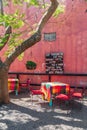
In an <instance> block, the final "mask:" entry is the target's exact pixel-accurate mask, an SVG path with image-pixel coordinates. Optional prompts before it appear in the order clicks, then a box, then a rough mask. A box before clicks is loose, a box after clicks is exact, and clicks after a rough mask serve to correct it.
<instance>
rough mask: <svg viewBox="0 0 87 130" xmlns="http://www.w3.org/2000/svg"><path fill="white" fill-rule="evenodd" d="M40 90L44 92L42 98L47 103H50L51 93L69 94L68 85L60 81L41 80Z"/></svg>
mask: <svg viewBox="0 0 87 130" xmlns="http://www.w3.org/2000/svg"><path fill="white" fill-rule="evenodd" d="M41 91H42V92H43V93H44V99H46V100H47V101H49V105H50V106H51V105H52V95H55V94H59V93H60V92H61V91H62V93H66V94H69V93H70V86H69V85H68V84H65V83H61V82H43V83H41Z"/></svg>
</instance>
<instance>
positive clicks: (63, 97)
mask: <svg viewBox="0 0 87 130" xmlns="http://www.w3.org/2000/svg"><path fill="white" fill-rule="evenodd" d="M67 89H68V91H67ZM55 98H56V99H58V100H60V101H65V102H68V103H69V101H70V100H71V95H70V87H69V86H67V88H66V86H64V87H61V91H60V93H59V94H58V95H57V96H56V97H55Z"/></svg>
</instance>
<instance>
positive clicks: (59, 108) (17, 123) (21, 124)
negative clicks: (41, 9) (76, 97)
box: [0, 93, 87, 130]
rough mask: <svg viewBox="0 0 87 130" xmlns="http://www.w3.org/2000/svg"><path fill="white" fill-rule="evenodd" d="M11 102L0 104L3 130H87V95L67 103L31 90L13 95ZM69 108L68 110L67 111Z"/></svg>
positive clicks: (0, 128) (0, 123) (0, 127)
mask: <svg viewBox="0 0 87 130" xmlns="http://www.w3.org/2000/svg"><path fill="white" fill-rule="evenodd" d="M10 97H11V103H10V104H8V105H5V104H3V105H2V106H1V107H0V130H65V129H67V130H71V129H73V130H79V129H80V130H86V128H87V126H86V124H87V120H86V116H87V115H86V111H87V110H86V109H87V98H85V99H84V102H72V103H71V104H70V105H67V104H65V103H63V102H61V103H60V102H58V101H57V100H55V101H54V102H53V107H49V105H48V102H46V101H43V100H42V99H41V98H39V97H37V96H34V97H33V99H32V100H33V102H32V100H31V97H30V95H29V94H28V93H21V94H19V95H18V96H15V94H14V93H13V94H10ZM67 111H69V113H68V114H67Z"/></svg>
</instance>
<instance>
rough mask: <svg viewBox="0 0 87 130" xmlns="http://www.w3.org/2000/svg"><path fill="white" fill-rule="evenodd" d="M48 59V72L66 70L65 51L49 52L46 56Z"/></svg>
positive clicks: (53, 72)
mask: <svg viewBox="0 0 87 130" xmlns="http://www.w3.org/2000/svg"><path fill="white" fill-rule="evenodd" d="M45 60H46V73H48V74H58V73H63V72H64V65H63V53H62V52H58V53H48V54H46V56H45Z"/></svg>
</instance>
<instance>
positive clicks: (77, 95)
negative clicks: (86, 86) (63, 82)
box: [72, 92, 83, 98]
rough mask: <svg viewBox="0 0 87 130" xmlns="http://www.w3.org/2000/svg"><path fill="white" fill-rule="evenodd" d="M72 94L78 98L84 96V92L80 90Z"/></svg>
mask: <svg viewBox="0 0 87 130" xmlns="http://www.w3.org/2000/svg"><path fill="white" fill-rule="evenodd" d="M72 96H73V97H77V98H82V97H83V96H82V93H79V92H74V93H73V95H72Z"/></svg>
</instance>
